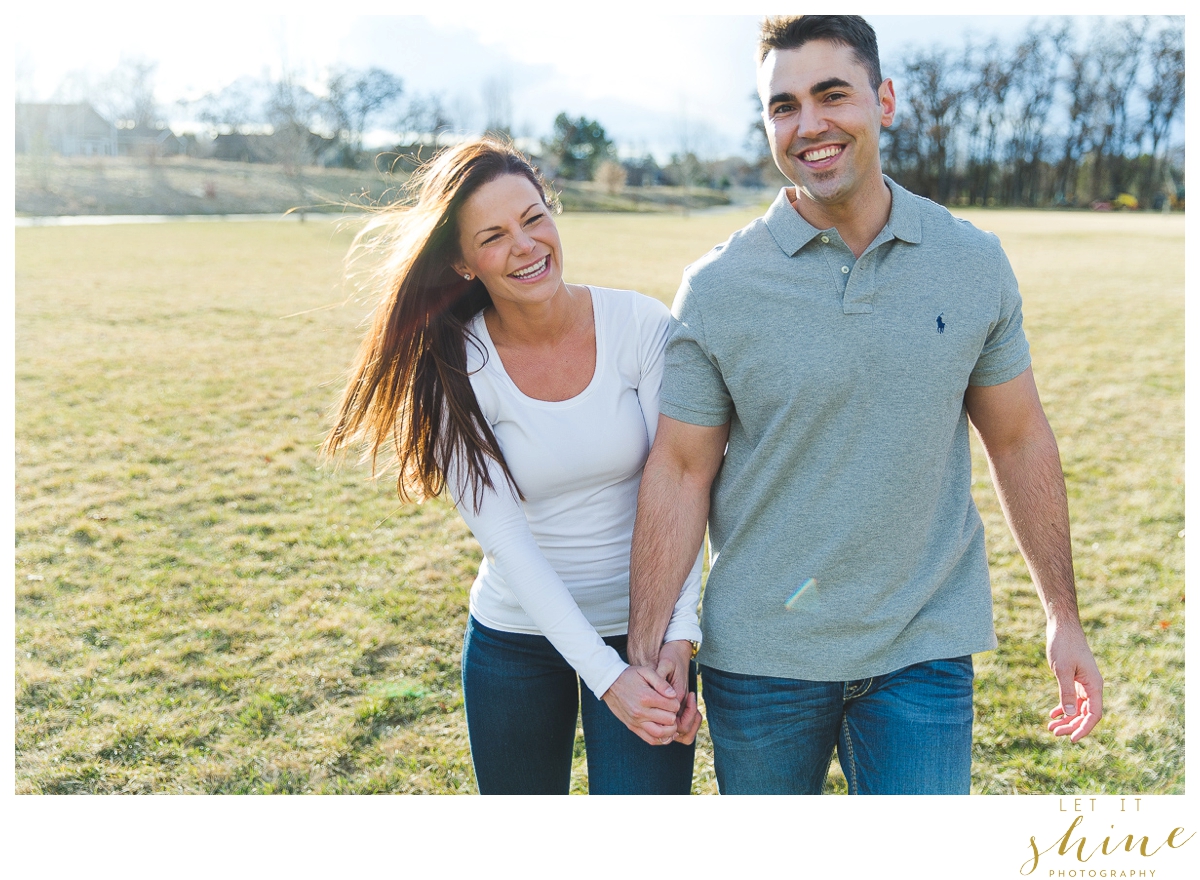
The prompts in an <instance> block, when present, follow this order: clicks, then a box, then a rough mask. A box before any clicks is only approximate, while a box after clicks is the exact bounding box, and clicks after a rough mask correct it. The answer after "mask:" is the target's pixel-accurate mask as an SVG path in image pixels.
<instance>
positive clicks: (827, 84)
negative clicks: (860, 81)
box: [808, 76, 853, 95]
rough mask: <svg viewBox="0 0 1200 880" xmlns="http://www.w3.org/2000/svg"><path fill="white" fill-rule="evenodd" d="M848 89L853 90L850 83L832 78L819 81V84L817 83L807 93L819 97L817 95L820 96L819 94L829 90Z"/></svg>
mask: <svg viewBox="0 0 1200 880" xmlns="http://www.w3.org/2000/svg"><path fill="white" fill-rule="evenodd" d="M850 88H853V86H851V85H850V83H848V82H846V81H845V80H844V79H841V78H839V77H836V76H833V77H830V78H829V79H823V80H821V81H820V82H819V83H817V84H816V85H815V86H813V87H812V88H811V89H809V90H808V91H809V94H813V95H819V94H821V92H827V91H829V90H830V89H850Z"/></svg>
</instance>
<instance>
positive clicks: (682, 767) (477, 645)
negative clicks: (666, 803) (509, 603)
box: [462, 617, 696, 794]
mask: <svg viewBox="0 0 1200 880" xmlns="http://www.w3.org/2000/svg"><path fill="white" fill-rule="evenodd" d="M627 641H628V639H627V637H626V636H609V637H607V638H606V639H605V640H604V642H605V644H607V645H610V646H611V647H613V648H615V649H616V650H617V653H618V654H620V655H621V657H622V658H625V656H626V654H625V649H626V648H625V646H626V642H627ZM462 671H463V698H464V702H465V703H466V708H467V734H468V736H469V737H470V739H471V760H472V762H473V763H474V765H475V778H476V780H478V782H479V792H480V794H567V791H568V789H569V788H570V784H571V759H572V756H573V752H574V746H575V724H576V719H577V718H578V715H579V712H580V709H582V715H583V741H584V747H585V749H586V750H587V766H588V792H589V793H590V794H690V793H691V788H692V761H693V758H694V756H695V751H696V746H695V743H692V744H690V745H683V744H682V743H677V742H673V743H670V744H668V745H665V746H652V745H648V744H647V743H646V742H644V741H643V740H641V739H640V738H639V737H638V735H637V734H635V733H633V732H632V731H631V730H630V729H629V728H628V727H626V726H625V725H624V723H622V722H621V720H620V719H619V718H617V716H616V715H614V714H613V713H612V710H611V709H609V708H608V706H607V705H606V704H605V703H602V702H601V701H600V700H597V699H596V697H595V695H594V694H593V693H592V692H591V690H589V689H588V687H587V686H586V685H585V686H584V687H583V688H582V689H581V688H580V686H579V676H578V675H577V674H576V673H575V670H574V669H572V668H571V666H570V664H568V663H567V661H566V660H564V659H563V656H562V655H561V654H560V653H558V651H557V650H555V648H554V646H553V645H552V644H550V641H549V639H547V638H545V637H544V636H535V635H526V634H524V633H510V632H501V631H500V630H495V629H492V628H490V627H487V626H484V625H483V624H481V623H479V621H477V620H475V618H473V617H468V618H467V634H466V637H465V639H464V640H463V668H462ZM691 686H692V687H695V683H694V682H693V683H692V685H691ZM581 690H582V693H581Z"/></svg>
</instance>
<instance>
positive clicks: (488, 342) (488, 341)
mask: <svg viewBox="0 0 1200 880" xmlns="http://www.w3.org/2000/svg"><path fill="white" fill-rule="evenodd" d="M580 286H581V287H584V288H586V289H587V292H588V295H589V296H591V298H592V325H593V327H594V329H595V333H596V365H595V366H594V367H593V368H592V378H591V379H590V380H589V381H588V383H587V385H585V386H584V387H583V390H582V391H580V392H579V393H578V394H576V395H575V396H574V397H568V398H566V399H564V400H542V399H541V398H539V397H530V396H529V395H528V394H526V393H525V392H524V391H522V390H521V388H520V386H518V385H517V383H516V382H514V381H513V378H512V376H510V375H508V370H506V369H505V368H504V359H503V358H501V357H500V352H498V351H497V350H496V344H495V343H494V342H493V341H492V334H491V333H489V332H488V328H487V321H485V320H484V319H483V312H480V313H479V314H478V315H476V316H475V323H476V326H475V328H474V330H475V334H476V335H477V336H479V338H480V339H481V340H483V344H484V347H485V348H486V349H487V355H488V357H487V362H486V363H484V365H483V368H484V369H485V370H486V369H491V370H493V371H495V372H496V373H497V374H498V375H499V376H500V377H501V379H502V380H503V382H504V383H505V384H506V385H507V386H508V387H509V389H510V390H511V391H512V392H513V393H515V394H516V395H517V396H518V397H520V398H521V399H522V400H525V401H528V402H529V403H531V404H536V405H537V406H543V407H561V406H570V405H572V404H575V403H579V402H580V401H582V400H583V399H584V398H586V397H587V396H589V395H590V394H591V392H592V389H593V388H595V387H596V384H597V383H598V382H599V381H600V373H601V367H602V366H603V358H604V346H603V345H602V344H601V337H602V335H603V330H602V325H601V321H600V297H598V296H597V295H596V288H594V287H593V286H592V285H590V284H582V285H580Z"/></svg>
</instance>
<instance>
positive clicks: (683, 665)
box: [657, 639, 704, 745]
mask: <svg viewBox="0 0 1200 880" xmlns="http://www.w3.org/2000/svg"><path fill="white" fill-rule="evenodd" d="M691 665H692V643H691V642H689V641H687V640H686V639H678V640H676V641H672V642H667V643H666V644H665V645H663V646H662V649H661V650H660V651H659V652H658V670H657V671H658V674H659V675H661V676H662V677H663V678H665V679H666V680H667V681H668V682H669V683H670V684H671V686H672V687H673V688H674V689H675V693H677V694H684V695H685V696H684V698H683V704H682V705H681V706H680V708H679V715H678V716H677V720H676V724H677V726H678V728H679V729H678V731H677V732H676V734H675V741H676V742H681V743H684V744H685V745H687V744H688V743H691V742H694V741H695V739H696V731H698V730H699V729H700V722H701V721H703V720H704V717H703V716H702V715H701V714H700V710H699V709H698V708H696V693H695V691H689V689H688V674H689V672H690V670H691Z"/></svg>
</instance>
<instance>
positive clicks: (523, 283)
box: [454, 174, 563, 304]
mask: <svg viewBox="0 0 1200 880" xmlns="http://www.w3.org/2000/svg"><path fill="white" fill-rule="evenodd" d="M458 240H459V247H460V249H461V252H462V260H461V261H459V262H457V263H455V264H454V269H455V271H457V272H458V274H460V275H466V274H468V273H469V274H471V275H472V276H474V277H477V278H479V280H480V281H482V282H483V283H484V286H485V287H487V289H488V293H489V294H491V296H492V300H493V302H495V301H496V300H498V299H500V300H509V301H512V302H516V303H521V304H530V303H536V302H544V301H545V300H547V299H549V298H550V297H551V296H553V295H554V293H555V292H556V291H557V290H558V288H559V286H560V285H561V284H562V276H563V268H562V242H561V241H560V240H559V237H558V227H557V226H555V225H554V219H553V217H552V216H551V214H550V211H549V209H548V208H547V207H546V205H545V204H544V203H543V202H542V196H541V193H540V192H539V191H538V189H537V187H536V186H534V185H533V183H531V182H530V181H529V179H528V178H526V177H525V176H524V175H520V174H507V175H505V176H503V177H498V178H496V179H495V180H493V181H490V182H489V183H485V184H484V185H483V186H481V187H480V188H479V189H477V190H476V191H475V192H474V193H473V194H472V195H471V197H470V198H468V199H467V200H466V202H464V203H463V206H462V208H461V209H459V213H458Z"/></svg>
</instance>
